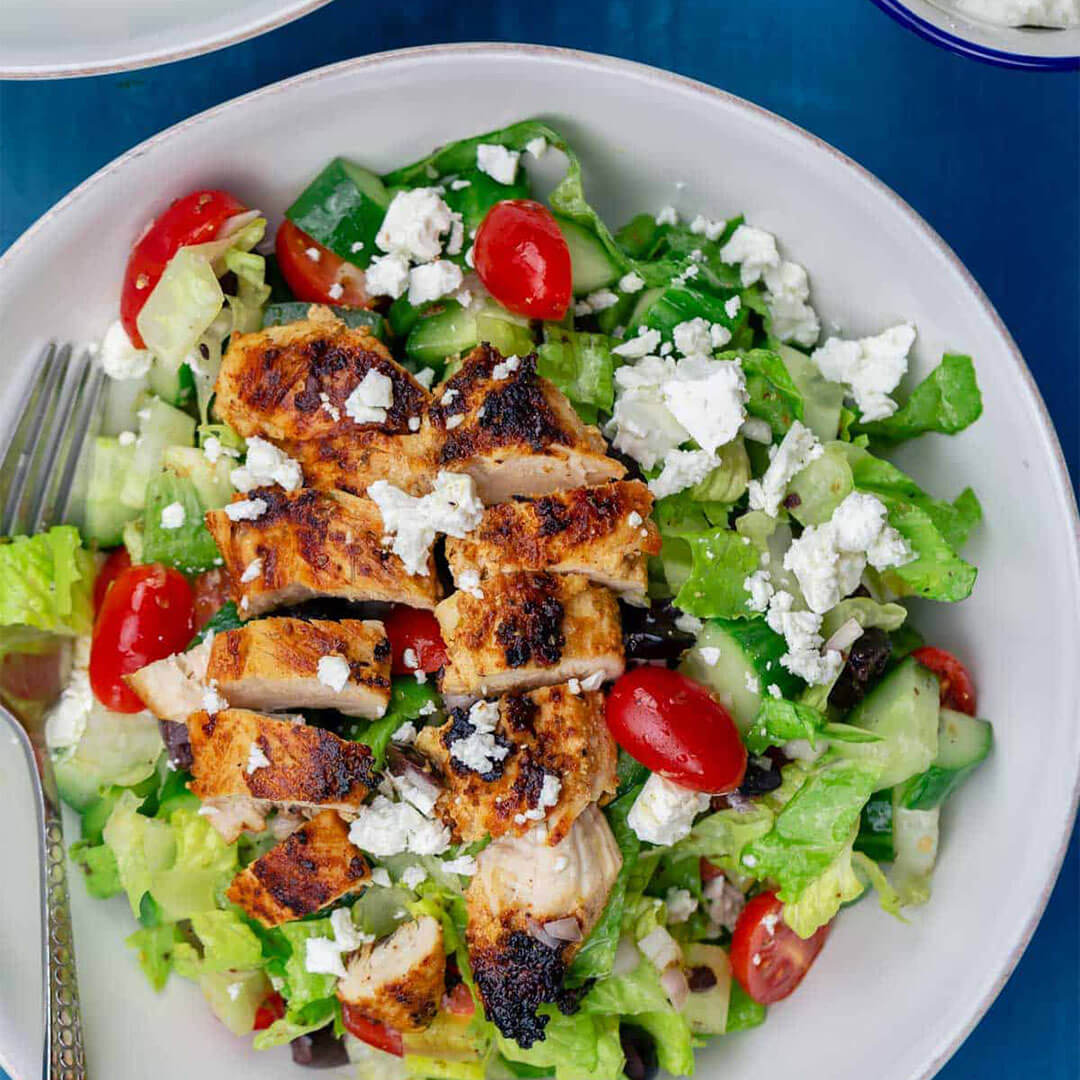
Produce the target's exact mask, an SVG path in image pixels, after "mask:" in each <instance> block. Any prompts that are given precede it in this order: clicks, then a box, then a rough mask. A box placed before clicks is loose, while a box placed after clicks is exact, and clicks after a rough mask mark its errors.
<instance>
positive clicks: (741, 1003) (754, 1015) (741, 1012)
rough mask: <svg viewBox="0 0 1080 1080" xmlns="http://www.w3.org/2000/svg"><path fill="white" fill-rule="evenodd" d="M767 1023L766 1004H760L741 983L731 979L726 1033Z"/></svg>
mask: <svg viewBox="0 0 1080 1080" xmlns="http://www.w3.org/2000/svg"><path fill="white" fill-rule="evenodd" d="M763 1023H765V1006H764V1005H760V1004H758V1002H756V1001H755V1000H754V999H753V998H752V997H751V996H750V995H749V994H748V993H747V992H746V991H745V990H744V989H743V988H742V987H741V986H740V985H739V982H738V980H737V979H732V980H731V999H730V1000H729V1002H728V1011H727V1027H726V1028H725V1029H724V1030H725V1033H729V1032H732V1031H746V1030H747V1029H748V1028H754V1027H757V1026H758V1025H759V1024H763Z"/></svg>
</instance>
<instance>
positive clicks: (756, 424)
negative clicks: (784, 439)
mask: <svg viewBox="0 0 1080 1080" xmlns="http://www.w3.org/2000/svg"><path fill="white" fill-rule="evenodd" d="M739 434H740V435H741V436H742V437H743V438H744V439H749V440H750V441H751V442H757V443H763V444H764V445H765V446H768V445H769V444H770V443H771V442H772V428H771V427H770V426H769V421H768V420H762V419H761V417H760V416H748V417H747V418H746V419H745V420H744V421H743V426H742V427H741V428H739Z"/></svg>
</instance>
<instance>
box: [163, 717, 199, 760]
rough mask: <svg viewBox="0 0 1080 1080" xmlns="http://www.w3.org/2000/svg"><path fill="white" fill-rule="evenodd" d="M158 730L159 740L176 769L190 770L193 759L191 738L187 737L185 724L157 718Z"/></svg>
mask: <svg viewBox="0 0 1080 1080" xmlns="http://www.w3.org/2000/svg"><path fill="white" fill-rule="evenodd" d="M158 730H159V731H160V732H161V741H162V742H163V743H164V744H165V749H166V751H168V754H169V760H170V761H171V762H172V763H173V765H175V766H176V768H178V769H183V770H184V771H185V772H190V771H191V766H192V764H193V763H194V761H195V759H194V757H193V756H192V753H191V739H190V738H189V737H188V728H187V724H185V723H183V721H180V720H159V721H158Z"/></svg>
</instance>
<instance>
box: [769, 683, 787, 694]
mask: <svg viewBox="0 0 1080 1080" xmlns="http://www.w3.org/2000/svg"><path fill="white" fill-rule="evenodd" d="M765 689H766V690H768V692H769V696H770V697H774V698H782V697H783V696H784V694H783V692H782V691H781V689H780V687H779V686H777V685H776V683H769V685H768V686H767V687H765Z"/></svg>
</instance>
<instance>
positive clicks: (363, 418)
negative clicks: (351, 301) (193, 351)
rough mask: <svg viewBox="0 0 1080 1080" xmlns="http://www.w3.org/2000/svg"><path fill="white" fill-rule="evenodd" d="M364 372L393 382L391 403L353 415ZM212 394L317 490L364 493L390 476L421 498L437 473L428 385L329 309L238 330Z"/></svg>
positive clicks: (223, 410) (239, 427) (221, 408)
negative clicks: (242, 331)
mask: <svg viewBox="0 0 1080 1080" xmlns="http://www.w3.org/2000/svg"><path fill="white" fill-rule="evenodd" d="M369 372H374V373H375V374H376V375H377V376H381V377H383V378H385V379H388V380H389V384H390V388H391V391H392V399H391V402H390V404H389V405H387V406H385V407H380V408H377V409H376V410H375V411H374V412H371V411H363V412H362V413H361V415H360V418H359V419H358V418H357V415H356V414H357V410H356V407H355V403H353V404H350V396H351V395H352V394H353V392H354V391H355V390H356V388H357V387H358V386H360V385H361V383H363V382H364V380H365V379H366V378H367V377H368V374H369ZM379 383H380V380H379V379H376V380H375V384H379ZM381 385H382V387H383V388H384V389H385V387H386V384H385V383H381ZM215 390H216V393H217V398H216V401H215V407H216V409H217V412H218V414H219V415H220V416H221V417H222V418H223V419H224V420H225V421H226V422H227V423H229V424H230V425H231V426H232V427H233V428H234V429H235V430H236V431H238V432H239V433H240V434H241V435H245V436H251V435H259V436H261V437H263V438H266V439H269V440H271V441H272V442H275V443H277V444H278V445H280V446H281V447H282V448H283V449H284V450H285V451H286V452H287V453H288V454H289V455H290V456H292V457H295V458H296V459H297V460H299V461H300V463H301V464H302V465H303V468H304V475H305V477H306V478H307V482H308V483H309V484H311V485H313V486H315V487H325V488H341V489H343V490H346V491H351V492H353V493H354V494H362V493H363V492H364V491H365V490H366V488H367V486H368V484H370V483H371V482H372V481H374V480H389V481H390V482H391V483H392V484H394V485H395V486H396V487H400V488H401V489H402V490H403V491H408V492H410V493H412V494H423V493H424V492H426V491H427V490H428V488H429V485H430V481H431V480H432V479H433V478H434V475H435V470H434V467H433V460H434V453H435V449H434V445H435V439H434V434H433V432H432V429H431V427H430V425H429V424H427V423H426V422H425V418H426V414H427V409H428V405H429V403H430V395H429V394H428V391H427V390H426V389H424V387H423V386H421V385H420V384H419V383H418V382H417V381H416V379H414V378H413V376H412V375H411V374H409V372H408V371H406V370H405V369H404V368H403V367H401V366H400V365H399V364H397V363H395V362H394V361H393V360H392V359H391V357H390V353H389V352H388V351H387V349H386V346H385V345H383V344H382V342H380V341H379V340H377V339H376V338H375V337H374V336H372V334H371V333H370V332H369V331H368V330H366V329H349V328H348V327H347V326H346V325H345V324H344V323H343V322H342V321H341V320H340V319H338V318H337V317H336V316H335V315H334V314H333V313H332V312H331V311H330V310H329V309H328V308H325V307H319V306H313V307H312V308H310V310H309V312H308V317H307V319H306V320H303V321H301V322H295V323H289V324H287V325H285V326H271V327H267V328H266V329H265V330H260V331H258V332H257V333H253V334H234V335H233V336H232V338H231V339H230V341H229V348H228V350H227V351H226V353H225V356H224V358H223V359H222V362H221V369H220V371H219V372H218V378H217V384H216V386H215ZM363 396H364V394H363V392H361V397H363ZM357 400H358V399H357Z"/></svg>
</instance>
